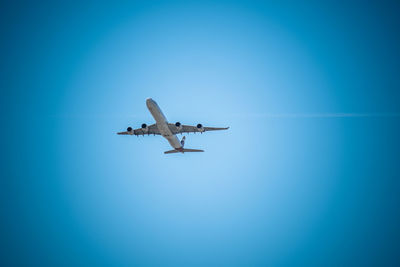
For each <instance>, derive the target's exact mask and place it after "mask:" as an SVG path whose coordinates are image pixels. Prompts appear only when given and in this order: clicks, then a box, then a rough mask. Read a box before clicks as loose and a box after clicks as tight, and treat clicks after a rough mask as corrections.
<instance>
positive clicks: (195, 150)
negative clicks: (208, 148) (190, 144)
mask: <svg viewBox="0 0 400 267" xmlns="http://www.w3.org/2000/svg"><path fill="white" fill-rule="evenodd" d="M179 152H180V153H185V152H204V150H201V149H191V148H183V149H182V150H176V149H173V150H168V151H165V152H164V154H172V153H179Z"/></svg>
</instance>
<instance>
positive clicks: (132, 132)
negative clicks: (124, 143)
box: [117, 124, 161, 135]
mask: <svg viewBox="0 0 400 267" xmlns="http://www.w3.org/2000/svg"><path fill="white" fill-rule="evenodd" d="M128 130H129V128H128V129H127V131H125V132H119V133H117V134H121V135H146V134H147V135H150V134H157V135H160V134H161V133H160V131H159V130H158V127H157V125H155V124H152V125H149V126H148V127H147V129H143V128H138V129H135V130H133V129H131V130H130V131H128Z"/></svg>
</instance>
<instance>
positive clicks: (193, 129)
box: [168, 123, 229, 134]
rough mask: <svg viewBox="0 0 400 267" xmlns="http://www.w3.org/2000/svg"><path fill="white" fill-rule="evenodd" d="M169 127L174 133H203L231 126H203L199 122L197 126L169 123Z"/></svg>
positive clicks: (226, 128)
mask: <svg viewBox="0 0 400 267" xmlns="http://www.w3.org/2000/svg"><path fill="white" fill-rule="evenodd" d="M168 127H169V129H170V130H171V132H172V133H173V134H178V133H203V132H208V131H219V130H228V129H229V127H203V125H201V124H198V125H197V126H191V125H179V126H176V125H175V124H173V123H168Z"/></svg>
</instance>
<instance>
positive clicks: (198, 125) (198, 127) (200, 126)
mask: <svg viewBox="0 0 400 267" xmlns="http://www.w3.org/2000/svg"><path fill="white" fill-rule="evenodd" d="M197 130H198V131H199V132H201V133H202V132H204V127H203V125H202V124H201V123H199V124H197Z"/></svg>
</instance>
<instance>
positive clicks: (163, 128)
mask: <svg viewBox="0 0 400 267" xmlns="http://www.w3.org/2000/svg"><path fill="white" fill-rule="evenodd" d="M146 105H147V108H148V109H149V111H150V113H151V115H152V116H153V118H154V120H155V121H156V125H157V128H158V130H159V131H160V133H161V135H162V136H163V137H164V138H165V139H167V140H168V142H169V144H170V145H171V146H172V147H173V148H174V149H180V148H182V145H181V142H179V139H178V137H176V135H174V134H173V133H172V132H171V130H170V129H169V127H168V121H167V118H166V117H165V116H164V114H163V113H162V111H161V109H160V107H159V106H158V105H157V103H156V101H154V100H153V99H151V98H148V99H146Z"/></svg>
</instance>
